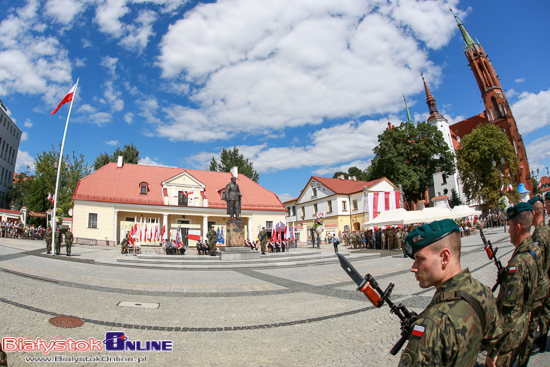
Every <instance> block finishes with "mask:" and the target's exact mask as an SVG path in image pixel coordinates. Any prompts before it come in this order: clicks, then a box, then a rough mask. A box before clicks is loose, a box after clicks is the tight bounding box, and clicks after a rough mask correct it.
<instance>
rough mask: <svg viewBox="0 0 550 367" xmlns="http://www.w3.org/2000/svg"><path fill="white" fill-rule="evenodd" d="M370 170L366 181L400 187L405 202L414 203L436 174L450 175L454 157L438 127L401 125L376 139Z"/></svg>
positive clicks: (452, 170)
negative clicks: (382, 180) (389, 181)
mask: <svg viewBox="0 0 550 367" xmlns="http://www.w3.org/2000/svg"><path fill="white" fill-rule="evenodd" d="M373 151H374V158H373V159H372V161H371V166H370V167H369V168H367V169H366V170H365V172H366V175H367V177H366V178H367V181H371V180H376V179H379V178H381V177H387V178H388V179H390V180H391V181H392V182H393V183H395V184H396V185H399V184H400V185H402V187H403V194H404V195H405V198H406V199H407V200H413V201H417V200H420V199H423V198H424V194H425V192H426V190H427V189H428V187H429V185H430V184H431V183H432V180H433V175H434V173H436V172H440V173H443V174H445V175H451V174H453V173H454V171H455V167H454V155H453V153H452V152H451V151H450V149H449V147H448V145H447V144H446V143H445V140H444V139H443V134H442V133H441V132H440V131H439V130H438V129H437V127H435V126H433V125H430V124H427V123H426V122H419V123H418V124H417V125H416V126H415V125H414V123H411V122H402V123H401V125H399V126H397V127H394V128H392V129H386V130H385V131H384V132H383V133H382V134H380V135H378V146H376V147H375V148H374V149H373Z"/></svg>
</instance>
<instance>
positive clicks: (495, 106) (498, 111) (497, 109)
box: [491, 97, 504, 118]
mask: <svg viewBox="0 0 550 367" xmlns="http://www.w3.org/2000/svg"><path fill="white" fill-rule="evenodd" d="M491 102H492V103H493V108H494V110H495V113H496V115H497V118H501V117H504V115H503V114H502V113H501V109H500V108H499V105H498V103H497V100H496V98H495V97H491Z"/></svg>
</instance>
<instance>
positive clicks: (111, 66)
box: [101, 56, 118, 79]
mask: <svg viewBox="0 0 550 367" xmlns="http://www.w3.org/2000/svg"><path fill="white" fill-rule="evenodd" d="M117 63H118V58H117V57H110V56H104V57H103V58H102V59H101V66H103V67H104V68H105V69H107V70H108V71H109V73H110V74H111V76H112V77H113V78H115V79H116V78H118V75H117V73H116V65H117Z"/></svg>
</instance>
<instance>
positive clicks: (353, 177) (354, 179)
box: [349, 176, 357, 181]
mask: <svg viewBox="0 0 550 367" xmlns="http://www.w3.org/2000/svg"><path fill="white" fill-rule="evenodd" d="M349 179H350V180H351V181H357V176H349Z"/></svg>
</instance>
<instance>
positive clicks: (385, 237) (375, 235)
mask: <svg viewBox="0 0 550 367" xmlns="http://www.w3.org/2000/svg"><path fill="white" fill-rule="evenodd" d="M343 237H344V238H343V240H344V244H345V245H346V246H351V247H353V248H354V249H361V248H368V249H379V250H398V249H400V248H401V247H402V246H403V239H404V238H405V236H404V234H403V230H402V229H401V228H387V229H376V230H372V229H369V230H367V231H349V232H344V234H343Z"/></svg>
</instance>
